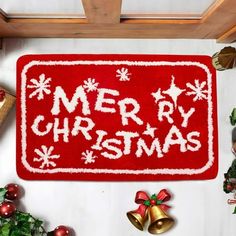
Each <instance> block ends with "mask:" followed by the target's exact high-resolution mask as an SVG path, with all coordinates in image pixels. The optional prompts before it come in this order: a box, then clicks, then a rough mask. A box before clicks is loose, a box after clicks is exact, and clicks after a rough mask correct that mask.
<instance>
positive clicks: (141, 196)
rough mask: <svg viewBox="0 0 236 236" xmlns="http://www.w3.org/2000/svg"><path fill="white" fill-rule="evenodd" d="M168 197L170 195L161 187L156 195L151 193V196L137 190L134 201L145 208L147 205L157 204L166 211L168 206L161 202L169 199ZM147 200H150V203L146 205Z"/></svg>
mask: <svg viewBox="0 0 236 236" xmlns="http://www.w3.org/2000/svg"><path fill="white" fill-rule="evenodd" d="M153 196H155V198H156V199H154V197H153ZM170 198H171V195H170V193H169V192H168V191H167V190H166V189H162V190H161V191H160V192H159V193H158V194H157V195H152V196H151V197H149V195H148V194H147V193H146V192H144V191H138V192H137V193H136V196H135V202H136V203H137V204H140V207H142V208H144V207H145V208H146V209H147V208H148V207H149V206H154V205H157V206H158V207H160V208H161V209H162V210H163V211H167V210H168V209H169V208H170V206H168V205H166V204H163V202H167V201H169V200H170ZM148 202H150V205H147V204H149V203H148Z"/></svg>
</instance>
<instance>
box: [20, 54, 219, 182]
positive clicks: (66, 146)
mask: <svg viewBox="0 0 236 236" xmlns="http://www.w3.org/2000/svg"><path fill="white" fill-rule="evenodd" d="M34 60H37V61H77V60H91V61H94V60H106V61H145V62H152V61H157V62H158V61H166V62H177V61H178V62H181V61H185V62H199V63H201V64H204V65H206V66H207V67H208V69H209V71H210V73H211V74H212V87H211V89H212V94H210V96H212V103H213V114H212V118H213V152H214V162H213V164H212V166H211V167H210V168H209V169H207V170H206V171H204V172H203V173H200V174H192V175H189V174H169V173H166V174H154V175H152V174H137V175H136V174H112V173H110V174H104V173H96V174H94V173H61V172H59V173H37V171H35V172H31V171H29V170H28V169H27V168H26V167H25V165H24V164H23V163H22V132H23V131H22V129H21V127H22V123H21V122H22V103H21V97H22V89H21V86H22V84H21V81H22V70H23V68H24V66H25V65H27V64H28V63H29V62H31V61H34ZM121 68H127V69H128V72H129V73H130V75H129V77H130V80H129V81H120V80H119V77H116V74H117V72H116V71H117V70H118V69H121ZM41 74H45V76H46V78H49V77H50V78H52V80H51V82H50V86H51V87H50V89H51V94H49V95H44V99H42V100H37V96H34V97H32V98H29V95H30V94H31V93H32V92H33V89H32V88H26V111H27V113H26V134H27V138H26V143H27V148H26V161H27V162H28V163H29V165H30V166H31V167H33V168H35V169H40V168H39V167H40V165H41V162H35V161H34V158H36V157H37V155H36V153H35V151H34V150H35V148H37V149H41V148H40V147H41V146H42V145H45V146H47V147H49V146H53V147H54V150H53V151H52V154H55V155H56V154H59V155H60V158H58V159H54V160H53V161H54V162H55V163H56V167H52V166H50V167H48V168H46V167H45V168H42V169H44V170H46V169H54V168H84V169H95V168H96V169H110V170H114V169H118V170H120V169H128V170H145V169H165V168H168V169H186V168H190V169H192V168H194V169H198V168H201V167H203V166H204V165H205V164H206V162H207V160H208V158H209V155H208V148H209V146H208V145H209V142H208V119H207V114H208V112H207V111H208V103H207V100H205V99H202V100H198V101H196V102H194V101H193V98H194V96H186V92H187V91H191V90H189V88H187V87H186V83H191V84H194V81H195V80H196V79H197V80H199V81H200V82H203V81H207V75H206V72H205V71H204V70H203V69H201V68H200V67H196V66H168V65H167V66H133V65H125V64H122V65H76V66H62V65H57V66H48V65H47V66H46V65H40V66H33V67H31V68H30V69H29V70H28V72H27V73H26V76H27V81H26V85H30V84H31V82H30V80H31V79H32V78H35V79H36V80H39V76H40V75H41ZM172 76H174V77H175V80H174V82H175V85H176V86H177V87H179V88H181V89H185V91H184V92H183V93H182V94H181V95H180V96H179V97H178V105H179V106H183V107H184V109H185V111H187V110H189V109H190V108H191V107H194V108H195V110H196V111H195V113H194V114H193V115H192V116H191V117H190V119H189V124H188V126H187V127H186V128H183V127H181V122H182V118H181V116H180V113H179V112H178V110H177V109H175V110H174V115H173V119H174V125H176V126H177V127H178V128H179V129H180V131H181V133H182V135H183V137H186V136H187V134H188V133H189V132H191V131H198V132H200V138H199V140H200V142H201V144H202V146H201V148H200V149H199V150H198V151H196V152H192V151H186V152H180V146H179V145H172V146H171V147H170V150H169V152H168V153H165V154H164V156H163V157H162V158H157V157H156V152H154V154H153V155H151V156H147V155H146V154H145V153H144V154H143V155H142V156H141V157H139V158H138V157H136V156H135V152H136V149H137V146H136V143H137V140H138V139H137V138H134V139H133V142H132V145H131V154H129V155H123V156H122V157H121V158H119V159H116V160H111V159H108V158H105V157H104V156H102V155H101V151H97V150H92V149H91V146H92V145H94V144H95V143H96V138H97V135H96V133H95V130H96V129H99V130H105V131H106V132H108V135H107V136H106V138H107V139H109V138H115V133H116V132H117V131H120V130H124V131H132V132H138V133H139V134H140V137H142V138H143V139H145V142H146V143H147V145H148V146H150V145H151V143H152V140H153V138H152V137H151V136H148V135H144V134H143V132H144V131H145V128H146V124H147V123H149V124H150V125H151V126H152V127H156V128H157V130H156V131H155V137H158V138H159V140H160V144H161V147H162V146H163V143H164V141H165V137H166V135H167V133H168V131H169V129H170V128H171V126H172V125H171V124H169V123H168V122H166V120H164V121H162V122H160V121H159V120H158V117H157V114H158V103H155V100H154V98H153V96H151V93H153V92H156V91H157V89H158V88H160V89H161V91H165V90H167V89H168V88H170V85H171V80H172ZM88 78H94V79H95V80H96V82H98V83H99V85H98V88H108V89H114V90H118V91H119V93H120V95H119V96H111V95H106V98H112V99H115V101H116V103H115V104H114V105H108V104H104V106H106V107H113V108H115V109H116V110H117V113H115V114H114V113H113V114H111V113H103V112H99V111H96V110H95V109H94V106H95V102H96V96H97V91H93V92H89V93H86V94H87V96H88V101H89V104H90V110H91V115H88V116H86V117H89V118H91V119H92V120H93V122H94V123H95V128H94V129H93V130H92V131H90V132H89V133H90V134H91V136H92V140H86V139H85V138H84V136H83V135H82V134H81V133H79V134H78V135H77V136H72V135H69V142H68V143H65V142H63V140H62V137H61V136H60V138H59V142H54V141H53V133H52V132H50V133H49V134H48V135H45V136H42V137H39V136H37V135H36V134H35V133H34V132H32V129H31V126H32V124H33V122H34V119H35V118H36V116H37V115H39V114H41V115H43V116H45V121H43V122H42V123H41V124H40V126H39V127H41V129H42V130H45V125H46V124H47V122H53V120H54V118H55V117H58V118H59V119H60V120H61V122H62V119H63V118H64V117H68V119H69V126H70V128H71V129H72V128H73V123H74V119H75V116H81V117H85V116H84V115H83V114H82V112H81V103H80V102H79V105H78V107H77V108H76V110H75V112H72V113H69V112H68V111H67V110H66V109H65V107H64V106H63V105H61V106H60V107H61V113H60V114H59V115H57V116H53V115H52V114H51V112H50V111H51V108H52V105H53V92H54V90H55V87H56V86H61V87H62V88H63V89H64V91H66V94H67V97H68V99H71V98H72V96H73V93H74V92H75V89H76V88H77V87H78V86H80V85H83V83H84V80H87V79H88ZM205 89H208V85H207V84H206V86H205ZM163 95H164V94H163ZM17 97H18V99H17V172H18V174H19V176H20V177H21V178H24V179H28V180H105V181H112V180H116V181H125V180H133V181H135V180H137V181H139V180H140V181H146V180H187V179H189V180H190V179H191V180H192V179H199V180H200V179H212V178H214V177H215V176H216V174H217V169H218V136H217V110H216V109H217V101H216V78H215V70H214V68H213V67H212V66H211V58H210V57H208V56H178V55H177V56H175V55H27V56H23V57H21V58H20V59H19V60H18V63H17ZM126 97H130V98H134V99H135V100H137V101H138V103H139V104H140V111H139V112H138V114H137V115H138V117H140V118H141V119H142V120H143V121H144V124H143V125H137V124H136V123H135V122H134V121H132V120H129V125H127V126H123V125H122V123H121V116H120V115H119V112H118V111H119V106H118V104H117V102H118V101H120V100H122V99H124V98H126ZM165 97H166V98H165V99H166V101H169V102H170V103H173V100H172V98H171V97H169V96H168V95H166V94H165ZM131 108H132V107H131ZM61 125H62V123H61ZM117 139H119V140H120V141H121V142H122V140H123V138H122V137H118V138H117ZM115 146H116V147H119V148H120V149H121V150H123V148H124V145H123V144H121V145H115ZM85 150H92V151H93V154H94V155H95V156H97V158H96V159H95V162H94V163H88V164H85V163H84V160H82V159H81V157H82V152H84V151H85ZM103 151H108V150H105V149H104V150H103ZM111 153H114V152H111Z"/></svg>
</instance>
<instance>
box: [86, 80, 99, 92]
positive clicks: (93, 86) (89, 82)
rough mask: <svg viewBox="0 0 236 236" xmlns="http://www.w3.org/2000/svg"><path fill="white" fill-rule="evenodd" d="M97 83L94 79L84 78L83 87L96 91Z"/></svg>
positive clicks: (89, 90)
mask: <svg viewBox="0 0 236 236" xmlns="http://www.w3.org/2000/svg"><path fill="white" fill-rule="evenodd" d="M98 85H99V83H96V81H95V79H92V78H88V79H87V80H84V85H83V88H84V89H85V90H86V92H87V93H88V92H92V91H96V90H97V88H98Z"/></svg>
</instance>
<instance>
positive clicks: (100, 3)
mask: <svg viewBox="0 0 236 236" xmlns="http://www.w3.org/2000/svg"><path fill="white" fill-rule="evenodd" d="M121 2H122V0H82V3H83V7H84V11H85V15H86V17H87V19H88V22H89V23H91V24H99V23H107V24H116V23H119V22H120V13H121Z"/></svg>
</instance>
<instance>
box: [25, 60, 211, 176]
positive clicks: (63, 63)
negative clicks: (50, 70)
mask: <svg viewBox="0 0 236 236" xmlns="http://www.w3.org/2000/svg"><path fill="white" fill-rule="evenodd" d="M40 65H46V66H58V65H61V66H71V65H128V66H197V67H200V68H201V69H203V70H204V71H205V72H206V74H207V85H208V161H207V163H206V164H205V165H204V166H203V167H201V168H200V169H189V168H185V169H168V168H163V169H143V170H128V169H121V170H119V169H114V170H113V169H91V168H55V169H50V170H42V169H38V168H33V167H31V166H30V165H29V163H28V162H27V160H26V149H27V143H26V122H27V116H26V115H27V109H26V81H27V76H26V73H27V71H28V70H29V69H30V68H31V67H33V66H40ZM21 78H22V81H21V112H22V113H21V114H22V119H21V134H22V138H21V145H22V157H21V160H22V163H23V165H24V167H25V168H26V169H27V170H28V171H30V172H32V173H41V174H45V173H48V174H53V173H92V174H131V175H140V174H141V175H157V174H165V175H197V174H202V173H203V172H205V171H206V170H208V169H209V168H210V167H211V166H212V164H213V162H214V152H213V118H212V112H213V107H212V74H211V73H210V71H209V69H208V67H207V66H206V65H204V64H202V63H200V62H193V61H176V62H169V61H103V60H95V61H90V60H81V61H31V62H30V63H28V64H26V65H25V66H24V68H23V70H22V73H21Z"/></svg>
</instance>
